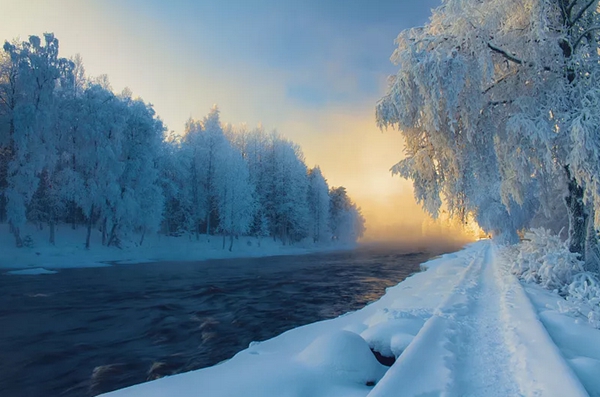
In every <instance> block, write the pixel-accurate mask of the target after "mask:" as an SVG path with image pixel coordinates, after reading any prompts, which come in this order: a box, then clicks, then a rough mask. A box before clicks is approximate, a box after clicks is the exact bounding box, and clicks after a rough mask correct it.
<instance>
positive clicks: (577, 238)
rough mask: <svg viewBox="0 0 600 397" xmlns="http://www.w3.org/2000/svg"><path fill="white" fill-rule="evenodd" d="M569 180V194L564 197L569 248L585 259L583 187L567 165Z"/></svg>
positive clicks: (585, 215) (585, 217) (585, 216)
mask: <svg viewBox="0 0 600 397" xmlns="http://www.w3.org/2000/svg"><path fill="white" fill-rule="evenodd" d="M565 168H566V171H567V177H568V180H569V186H568V188H569V194H568V196H567V197H565V203H566V204H567V212H568V214H569V250H570V251H571V252H575V253H578V254H579V255H580V259H581V260H585V237H586V228H585V226H586V219H587V214H586V212H585V204H584V203H583V188H582V187H581V186H579V184H578V183H577V181H576V180H575V179H574V178H572V177H571V173H570V172H569V167H568V166H567V167H565Z"/></svg>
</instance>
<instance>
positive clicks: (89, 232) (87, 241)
mask: <svg viewBox="0 0 600 397" xmlns="http://www.w3.org/2000/svg"><path fill="white" fill-rule="evenodd" d="M93 218H94V204H92V207H91V208H90V214H89V215H88V224H87V236H86V237H85V249H88V250H89V249H90V237H91V236H92V221H93Z"/></svg>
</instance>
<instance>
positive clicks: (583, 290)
mask: <svg viewBox="0 0 600 397" xmlns="http://www.w3.org/2000/svg"><path fill="white" fill-rule="evenodd" d="M502 256H503V257H504V258H505V259H506V260H507V262H508V263H510V264H511V272H512V273H513V274H515V275H517V276H518V277H519V278H521V279H522V280H524V281H526V282H533V283H536V284H540V285H541V286H542V287H544V288H547V289H550V290H554V291H556V292H558V293H559V294H560V295H561V296H563V297H564V298H565V299H566V300H567V301H568V302H569V303H568V304H565V305H560V307H561V311H564V312H571V313H575V314H580V315H583V316H584V317H587V318H588V320H589V322H590V324H592V326H594V327H596V328H600V280H599V279H598V277H597V276H596V275H595V274H593V273H590V272H586V271H584V266H583V265H584V263H583V262H582V261H580V260H579V258H578V254H576V253H573V252H570V251H569V248H568V243H567V242H565V241H562V240H561V238H560V237H559V236H557V235H554V234H552V233H551V232H550V231H548V230H546V229H542V228H540V229H532V230H530V231H528V232H527V233H526V234H525V238H524V240H523V242H521V243H520V244H518V245H513V246H511V247H506V248H505V249H503V251H502Z"/></svg>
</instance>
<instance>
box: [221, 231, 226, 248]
mask: <svg viewBox="0 0 600 397" xmlns="http://www.w3.org/2000/svg"><path fill="white" fill-rule="evenodd" d="M225 239H226V236H225V234H223V246H222V248H221V249H225Z"/></svg>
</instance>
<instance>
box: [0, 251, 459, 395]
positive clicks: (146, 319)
mask: <svg viewBox="0 0 600 397" xmlns="http://www.w3.org/2000/svg"><path fill="white" fill-rule="evenodd" d="M456 248H458V247H454V249H456ZM447 249H448V250H451V249H452V248H450V247H447ZM442 251H443V249H442V248H438V249H434V248H428V249H419V250H416V252H410V251H407V250H402V249H401V248H390V247H383V246H367V247H362V248H360V249H357V250H354V251H345V252H334V253H324V254H312V255H303V256H281V257H268V258H251V259H227V260H210V261H204V262H178V263H172V262H161V263H149V264H139V265H116V266H112V267H106V268H91V269H90V268H87V269H85V268H82V269H66V270H61V271H59V272H58V273H57V274H49V275H41V276H17V275H7V274H1V275H0V291H1V292H0V294H1V296H2V306H1V307H0V352H2V353H1V354H2V359H1V360H0V395H2V396H11V397H20V396H28V397H38V396H40V397H41V396H93V395H97V394H100V393H103V392H107V391H111V390H114V389H118V388H122V387H126V386H129V385H132V384H136V383H140V382H144V381H147V380H151V379H156V378H158V377H161V376H166V375H171V374H175V373H179V372H185V371H190V370H194V369H198V368H203V367H207V366H210V365H214V364H217V363H219V362H220V361H223V360H226V359H228V358H230V357H232V356H233V355H234V354H235V353H237V352H238V351H240V350H242V349H244V348H246V347H247V346H248V344H249V343H250V342H252V341H260V340H265V339H268V338H271V337H274V336H276V335H278V334H280V333H282V332H284V331H286V330H288V329H291V328H294V327H297V326H300V325H303V324H307V323H311V322H314V321H319V320H324V319H328V318H333V317H336V316H339V315H341V314H343V313H345V312H348V311H353V310H357V309H360V308H361V307H363V306H365V305H366V304H368V303H369V302H372V301H374V300H376V299H378V298H379V297H380V296H381V295H383V293H384V292H385V288H386V287H389V286H392V285H395V284H397V283H398V282H400V281H401V280H403V279H404V278H406V277H407V276H409V275H410V274H411V273H414V272H418V271H419V264H420V263H422V262H425V261H427V260H428V259H429V258H431V257H433V256H435V255H438V254H440V253H442Z"/></svg>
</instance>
